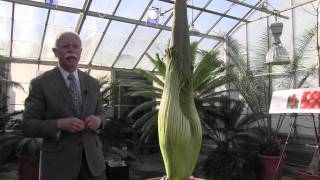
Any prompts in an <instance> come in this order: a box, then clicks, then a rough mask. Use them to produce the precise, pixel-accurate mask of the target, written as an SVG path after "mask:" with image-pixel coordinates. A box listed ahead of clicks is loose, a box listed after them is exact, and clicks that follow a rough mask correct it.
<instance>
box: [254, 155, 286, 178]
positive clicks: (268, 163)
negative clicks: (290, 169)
mask: <svg viewBox="0 0 320 180" xmlns="http://www.w3.org/2000/svg"><path fill="white" fill-rule="evenodd" d="M280 157H281V156H265V155H259V158H260V160H261V163H262V170H261V173H260V175H259V179H260V180H273V176H274V173H275V172H276V169H277V165H278V162H279V160H280ZM286 159H287V156H286V155H285V156H284V157H283V158H282V161H281V164H280V166H279V169H278V172H277V175H276V178H275V180H281V176H282V167H283V163H284V161H285V160H286Z"/></svg>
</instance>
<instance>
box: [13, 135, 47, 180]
mask: <svg viewBox="0 0 320 180" xmlns="http://www.w3.org/2000/svg"><path fill="white" fill-rule="evenodd" d="M41 145H42V139H40V138H23V139H21V141H20V142H19V143H18V146H17V149H16V155H17V157H18V166H19V177H20V178H21V179H32V180H37V179H39V161H40V148H41Z"/></svg>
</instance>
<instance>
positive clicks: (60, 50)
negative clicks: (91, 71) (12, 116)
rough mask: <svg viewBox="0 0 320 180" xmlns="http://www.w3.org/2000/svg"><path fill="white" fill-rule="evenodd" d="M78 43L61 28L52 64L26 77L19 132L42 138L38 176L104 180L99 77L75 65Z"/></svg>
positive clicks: (58, 179)
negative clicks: (26, 91) (26, 92)
mask: <svg viewBox="0 0 320 180" xmlns="http://www.w3.org/2000/svg"><path fill="white" fill-rule="evenodd" d="M81 51H82V47H81V40H80V37H79V36H78V34H76V33H73V32H64V33H62V34H61V35H60V36H59V37H58V39H57V40H56V45H55V47H54V48H53V52H54V54H55V56H56V57H57V58H58V59H59V65H58V67H55V68H54V69H52V70H49V71H47V72H45V73H43V74H42V75H40V76H38V77H36V78H35V79H33V80H32V81H31V84H30V91H29V96H28V97H27V99H26V101H25V111H24V114H23V133H24V135H25V136H26V137H40V138H43V145H42V157H41V176H40V177H41V180H106V177H105V164H104V156H103V152H102V145H101V142H100V140H99V138H98V136H97V133H96V130H97V129H99V128H102V127H103V124H104V121H105V111H104V109H103V108H102V104H101V97H100V95H101V94H100V86H99V82H98V81H97V80H96V79H94V78H93V77H91V76H89V75H88V74H86V73H84V72H82V71H80V70H78V69H77V65H78V63H79V60H80V55H81Z"/></svg>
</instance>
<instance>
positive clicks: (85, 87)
mask: <svg viewBox="0 0 320 180" xmlns="http://www.w3.org/2000/svg"><path fill="white" fill-rule="evenodd" d="M78 76H79V81H80V89H81V98H82V106H81V118H82V119H84V118H85V115H86V105H87V101H88V93H89V92H88V91H89V88H88V82H87V78H86V76H85V73H84V72H82V71H80V70H78Z"/></svg>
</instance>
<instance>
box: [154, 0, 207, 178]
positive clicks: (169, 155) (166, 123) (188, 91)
mask: <svg viewBox="0 0 320 180" xmlns="http://www.w3.org/2000/svg"><path fill="white" fill-rule="evenodd" d="M174 14H175V16H174V23H173V31H172V44H171V46H170V47H169V48H168V49H167V50H166V54H165V60H166V63H167V68H168V69H167V71H166V76H165V85H164V89H163V94H162V99H161V102H160V108H159V114H158V135H159V144H160V149H161V154H162V158H163V161H164V165H165V170H166V174H167V177H166V178H165V179H170V180H187V179H189V176H191V174H192V171H193V169H194V167H195V165H196V162H197V160H198V157H199V152H200V146H201V140H202V139H201V138H202V128H201V123H200V118H199V115H198V113H197V110H196V107H195V103H194V100H193V93H192V89H193V88H192V62H191V53H190V40H189V31H188V22H187V7H186V0H176V1H175V5H174Z"/></svg>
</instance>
